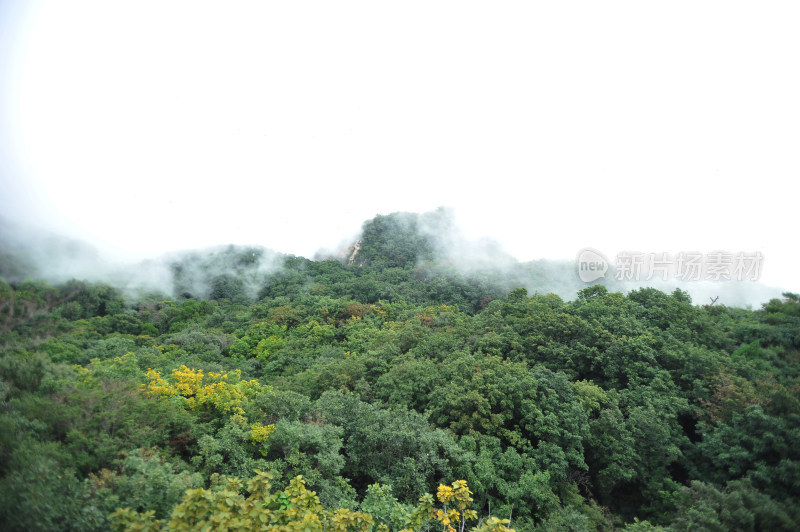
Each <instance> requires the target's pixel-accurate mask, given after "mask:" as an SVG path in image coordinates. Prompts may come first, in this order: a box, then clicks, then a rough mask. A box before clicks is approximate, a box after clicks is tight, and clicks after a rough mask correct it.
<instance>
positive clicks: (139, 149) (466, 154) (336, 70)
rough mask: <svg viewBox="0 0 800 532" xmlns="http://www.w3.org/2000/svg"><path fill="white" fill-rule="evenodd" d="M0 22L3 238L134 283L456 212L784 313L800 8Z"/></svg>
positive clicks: (89, 11)
mask: <svg viewBox="0 0 800 532" xmlns="http://www.w3.org/2000/svg"><path fill="white" fill-rule="evenodd" d="M576 7H579V8H580V9H573V8H572V7H570V6H567V5H530V4H528V3H522V2H512V3H508V4H504V5H502V6H497V5H494V6H488V5H487V6H482V5H479V4H472V3H456V2H444V3H435V4H430V3H421V2H410V3H404V4H403V5H402V6H400V5H398V6H387V5H381V4H376V3H373V2H344V3H335V4H330V3H321V2H320V3H316V2H312V3H311V4H308V5H306V7H303V6H300V5H295V4H289V5H277V4H265V3H262V2H242V3H237V4H236V5H235V6H231V5H226V6H225V7H224V8H222V7H219V6H217V5H215V4H211V3H202V2H170V3H166V4H165V3H161V2H159V3H156V2H148V1H144V2H136V3H131V2H120V3H108V2H100V1H79V2H69V3H63V2H56V1H50V0H38V1H33V2H21V1H9V2H3V3H0V30H2V31H0V116H2V119H0V186H1V187H2V194H0V215H4V216H6V217H7V218H9V219H12V220H18V221H20V222H21V223H23V224H28V225H38V226H39V227H41V228H43V229H45V230H50V231H56V232H59V233H61V234H64V235H66V236H68V237H71V238H75V239H78V240H81V241H84V242H87V243H89V244H91V245H92V246H95V247H96V248H97V249H98V250H99V252H100V253H101V254H102V255H103V256H105V257H108V258H110V259H111V260H119V261H125V262H130V261H134V260H142V259H145V258H153V257H158V256H160V255H162V254H164V253H168V252H170V251H176V250H181V249H183V250H190V249H199V248H206V247H209V246H215V245H226V244H229V243H230V244H239V245H260V246H264V247H267V248H270V249H274V250H276V251H279V252H281V253H289V254H294V255H299V256H306V257H313V255H314V254H315V253H316V252H317V251H318V250H319V249H332V248H336V247H337V246H339V245H341V244H342V243H344V242H348V241H350V240H352V239H353V238H354V237H355V236H356V235H357V233H358V231H359V230H360V227H361V224H362V223H363V222H364V221H366V220H369V219H371V218H372V217H374V216H375V215H376V214H383V215H386V214H390V213H392V212H401V211H402V212H416V213H422V212H428V211H431V210H433V209H436V208H438V207H440V206H445V207H450V208H451V209H452V211H453V213H454V216H455V220H456V222H457V225H458V227H459V228H460V229H461V230H462V231H463V232H464V234H465V235H466V236H467V237H468V238H469V239H471V240H473V241H477V240H480V239H481V238H491V239H495V240H497V241H499V243H500V246H501V247H502V248H503V249H504V250H506V252H507V253H508V254H509V255H511V256H513V257H515V258H516V259H518V260H520V261H523V262H526V261H531V260H536V259H551V260H575V258H576V255H577V254H578V252H579V251H580V250H581V249H583V248H586V247H592V248H595V249H598V250H601V251H602V252H603V253H604V254H605V255H606V256H608V257H613V256H615V255H616V254H617V253H619V252H620V251H626V250H627V251H631V250H635V251H641V252H643V253H671V254H677V253H680V252H688V251H699V252H703V253H710V252H712V251H718V250H724V251H728V252H730V253H738V252H746V253H755V252H759V253H761V254H762V255H763V257H764V261H763V270H762V272H761V280H762V281H763V282H764V283H765V285H767V286H775V287H780V288H781V289H783V290H788V291H792V292H800V277H798V275H797V273H796V270H797V265H798V264H800V248H798V247H797V246H796V245H795V244H794V242H795V241H796V237H795V234H794V233H795V231H796V226H797V223H796V214H795V212H794V209H793V208H792V207H791V205H792V202H793V200H795V199H796V197H797V196H796V193H797V185H796V183H797V178H798V176H800V160H799V159H798V158H797V156H796V146H798V145H800V130H798V128H797V126H796V124H798V123H800V101H799V100H798V99H797V97H796V94H799V93H800V72H798V71H797V69H793V68H790V65H792V64H794V62H796V61H795V59H796V58H795V57H794V56H795V54H794V53H793V52H792V50H797V49H800V34H798V32H796V31H795V27H796V22H797V21H798V20H800V19H799V18H798V15H799V14H800V7H798V6H797V5H796V4H793V3H789V2H778V3H773V4H770V5H767V6H759V7H758V8H755V7H753V6H748V5H746V4H738V3H729V2H708V3H702V4H696V3H689V2H675V3H670V4H669V5H664V6H652V5H643V4H641V3H635V2H620V3H614V4H602V5H598V4H592V3H588V2H586V3H579V4H578V5H577V6H576Z"/></svg>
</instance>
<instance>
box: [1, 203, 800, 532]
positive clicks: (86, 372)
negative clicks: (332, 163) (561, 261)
mask: <svg viewBox="0 0 800 532" xmlns="http://www.w3.org/2000/svg"><path fill="white" fill-rule="evenodd" d="M441 223H443V222H442V221H441V220H437V219H436V218H432V219H429V220H425V219H423V218H420V217H416V216H407V215H391V216H383V217H377V218H375V219H374V220H371V221H370V222H368V223H366V224H365V226H364V230H363V233H362V235H361V238H360V243H359V245H358V246H357V248H356V247H354V248H353V249H352V250H351V251H350V252H349V253H348V254H345V256H343V257H341V258H333V259H327V260H321V259H320V260H309V259H305V258H301V257H294V256H285V255H280V254H277V253H273V252H270V251H267V250H264V249H261V248H240V247H229V248H221V249H218V250H214V251H213V252H207V253H202V252H196V253H191V254H184V255H181V256H180V257H175V259H174V261H173V262H172V263H171V265H170V275H171V277H170V282H171V286H170V287H169V290H164V291H163V292H162V293H137V294H131V293H128V292H124V291H123V290H121V288H120V287H117V286H112V285H109V284H100V283H94V282H86V281H81V280H73V281H69V282H64V283H48V282H45V281H42V280H37V279H27V280H23V278H24V275H23V274H24V272H25V271H26V267H27V266H26V264H27V263H26V262H24V260H22V259H17V258H15V254H14V253H4V254H3V255H2V262H1V263H0V264H2V271H0V273H3V275H4V277H5V280H0V349H2V358H0V476H1V479H2V480H0V529H2V530H8V531H15V530H20V531H23V530H24V531H30V530H108V529H117V530H161V529H168V530H200V529H203V527H204V526H207V527H208V528H207V529H209V530H224V529H231V530H234V529H258V527H264V528H265V529H266V528H270V527H271V528H274V529H281V530H295V529H296V530H304V529H308V530H316V529H319V530H322V529H325V530H328V529H333V530H356V529H358V530H385V529H387V528H388V529H389V530H400V529H413V530H428V529H430V530H437V529H444V530H448V531H449V530H454V529H459V530H461V529H462V527H463V529H464V530H466V529H471V528H473V527H475V528H479V529H481V530H504V529H506V528H513V529H516V530H518V531H528V530H531V531H532V530H539V531H545V530H547V531H556V530H574V531H582V530H591V531H593V530H598V531H605V530H623V529H624V530H636V531H640V530H798V529H800V445H798V444H800V385H798V368H800V296H798V295H797V294H791V293H786V294H784V296H783V298H781V299H773V300H771V301H769V302H765V303H764V305H763V306H762V308H759V309H757V310H745V309H741V308H734V307H727V306H724V305H720V304H716V305H711V306H709V305H696V304H693V302H692V301H691V299H690V297H689V295H688V294H687V293H686V292H683V291H680V290H676V291H674V292H672V293H663V292H660V291H658V290H656V289H653V288H642V289H638V290H633V291H631V292H629V293H627V294H623V293H620V292H616V291H614V290H613V287H612V289H609V288H606V287H604V286H601V285H593V286H588V287H585V288H583V289H582V290H580V292H578V293H577V297H575V298H574V299H572V300H566V299H565V298H562V297H560V296H558V295H555V294H552V293H536V292H534V291H532V290H526V289H525V288H521V287H520V286H518V285H515V282H514V279H515V277H514V276H510V275H508V270H498V271H497V272H495V273H492V271H491V270H490V269H487V268H486V267H484V266H486V265H485V264H483V265H482V266H481V267H480V268H472V269H463V268H458V267H456V266H457V265H456V264H454V262H453V259H452V257H453V256H454V255H452V254H451V255H449V257H450V258H449V259H448V257H445V256H443V255H442V254H441V253H440V252H439V251H438V250H440V249H442V248H443V246H444V244H443V243H442V242H441V241H437V238H441V235H442V234H445V231H444V230H443V229H441V226H440V225H437V224H441ZM437 235H438V236H437ZM456 247H457V245H456ZM487 253H491V250H489V251H487ZM456 256H457V255H456ZM518 268H522V266H518ZM525 268H531V272H529V273H530V275H529V276H536V275H538V276H540V277H542V278H545V277H547V276H550V275H553V271H552V270H550V271H548V270H546V269H539V270H537V269H536V268H535V265H534V266H525ZM562 282H563V283H564V286H565V287H568V286H571V283H573V281H570V280H564V281H562ZM699 303H703V302H699Z"/></svg>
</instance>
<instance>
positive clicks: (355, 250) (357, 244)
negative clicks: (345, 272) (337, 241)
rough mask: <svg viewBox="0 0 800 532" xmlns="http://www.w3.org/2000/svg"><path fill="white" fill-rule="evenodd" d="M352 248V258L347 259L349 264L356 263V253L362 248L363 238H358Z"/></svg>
mask: <svg viewBox="0 0 800 532" xmlns="http://www.w3.org/2000/svg"><path fill="white" fill-rule="evenodd" d="M351 249H352V250H353V252H352V253H351V254H350V259H349V260H348V261H347V265H348V266H352V265H353V264H355V263H356V255H358V252H359V251H360V250H361V240H356V243H355V245H354V246H352V248H351Z"/></svg>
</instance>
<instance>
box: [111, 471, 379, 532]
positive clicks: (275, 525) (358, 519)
mask: <svg viewBox="0 0 800 532" xmlns="http://www.w3.org/2000/svg"><path fill="white" fill-rule="evenodd" d="M271 480H272V475H271V474H270V473H265V472H263V471H257V472H256V476H255V477H254V478H252V479H251V480H250V481H249V482H248V483H247V492H248V494H247V495H245V494H243V493H242V488H243V486H242V482H241V481H240V480H239V479H238V478H233V477H232V478H228V479H227V482H226V483H225V484H224V485H222V486H220V487H218V488H217V489H203V488H199V489H190V490H187V491H186V495H185V496H184V498H183V501H182V502H181V503H180V504H179V505H178V506H176V507H175V509H174V510H173V511H172V515H171V516H170V518H169V519H168V520H166V519H165V520H157V519H155V518H154V517H153V512H152V511H150V512H144V513H138V512H136V511H134V510H131V509H130V508H121V509H119V510H117V511H115V512H114V513H113V514H111V516H110V519H111V523H112V528H113V530H117V531H129V532H130V531H141V532H155V531H170V532H173V531H174V532H184V531H186V532H188V531H194V530H209V531H211V530H213V531H215V532H216V531H227V530H275V531H282V532H292V531H312V530H314V531H317V530H326V531H327V530H330V531H333V532H345V531H368V530H370V528H371V526H372V524H373V521H372V517H371V516H370V515H369V514H365V513H362V512H355V511H352V510H346V509H343V508H339V509H336V510H325V509H324V508H323V507H322V505H321V504H320V501H319V497H317V494H316V493H315V492H313V491H310V490H308V489H307V488H306V486H305V482H304V481H303V477H301V476H298V477H295V478H294V479H293V480H292V481H291V482H290V483H289V486H288V487H287V488H286V489H285V490H283V491H276V492H273V491H271V489H272V485H271V483H270V481H271Z"/></svg>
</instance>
